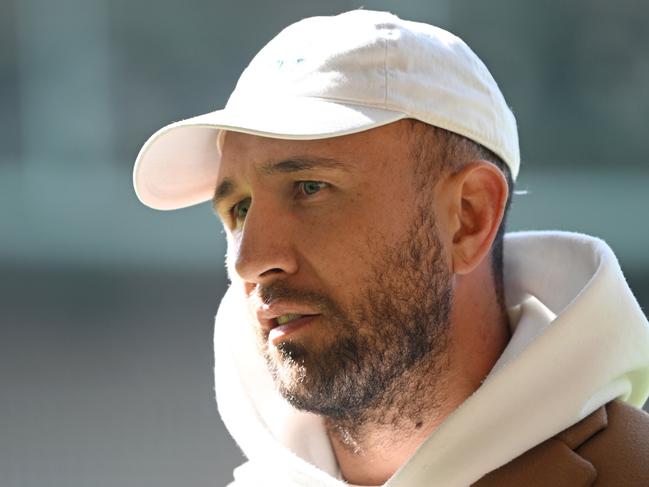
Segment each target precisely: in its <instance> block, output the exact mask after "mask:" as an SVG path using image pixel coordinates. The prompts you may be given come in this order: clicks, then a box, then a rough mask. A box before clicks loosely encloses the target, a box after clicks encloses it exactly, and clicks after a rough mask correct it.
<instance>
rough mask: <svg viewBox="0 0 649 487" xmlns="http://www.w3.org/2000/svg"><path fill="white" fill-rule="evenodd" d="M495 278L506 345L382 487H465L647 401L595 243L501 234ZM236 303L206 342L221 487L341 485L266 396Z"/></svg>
mask: <svg viewBox="0 0 649 487" xmlns="http://www.w3.org/2000/svg"><path fill="white" fill-rule="evenodd" d="M504 267H505V296H506V301H507V307H508V311H509V314H510V321H511V326H512V338H511V340H510V342H509V344H508V345H507V347H506V349H505V351H504V352H503V354H502V356H501V357H500V358H499V360H498V361H497V363H496V365H495V366H494V368H493V369H492V370H491V372H490V373H489V375H488V376H487V378H486V379H485V381H484V382H483V384H482V385H481V387H480V388H479V389H478V390H477V391H475V392H474V393H473V395H471V396H470V397H469V398H468V399H467V400H466V401H465V402H464V403H463V404H462V405H461V406H460V407H459V408H458V409H457V410H455V411H454V412H453V413H452V414H451V415H450V416H448V418H447V419H446V420H445V421H444V422H443V423H442V424H441V425H440V427H439V428H438V429H437V430H436V431H435V432H434V433H433V434H432V435H431V436H430V437H429V438H428V439H427V440H426V441H425V442H424V443H423V444H422V445H421V446H420V447H419V449H418V450H417V451H416V452H415V454H414V455H413V456H412V457H411V458H410V460H409V461H408V462H407V463H406V464H405V465H403V466H402V468H401V469H400V470H399V471H398V472H397V473H396V474H395V475H394V476H393V477H392V478H391V479H390V480H389V481H388V482H387V483H386V484H385V485H386V486H389V487H406V486H407V487H415V486H419V485H421V486H423V485H426V486H428V485H440V486H467V485H470V484H471V483H473V482H475V481H477V480H478V479H480V478H481V477H482V476H483V475H485V474H486V473H488V472H490V471H492V470H494V469H496V468H498V467H500V466H502V465H504V464H506V463H508V462H509V461H510V460H512V459H514V458H515V457H517V456H519V455H520V454H522V453H523V452H525V451H527V450H529V449H530V448H533V447H534V446H535V445H537V444H539V443H541V442H542V441H544V440H546V439H548V438H550V437H552V436H554V435H555V434H557V433H559V432H560V431H562V430H564V429H566V428H567V427H569V426H571V425H573V424H574V423H576V422H578V421H580V420H581V419H583V418H584V417H586V416H588V415H589V414H590V413H592V412H593V411H595V410H596V409H597V408H599V407H600V406H602V405H603V404H606V403H607V402H609V401H611V400H613V399H615V398H621V399H622V400H624V401H626V402H628V403H629V404H632V405H634V406H638V407H640V406H642V404H644V402H645V400H646V399H647V396H648V395H649V324H648V323H647V319H646V318H645V316H644V315H643V313H642V311H641V310H640V307H639V306H638V303H637V302H636V300H635V298H634V297H633V294H632V293H631V291H630V289H629V287H628V286H627V284H626V281H625V280H624V277H623V276H622V273H621V270H620V267H619V265H618V263H617V260H616V258H615V256H614V255H613V252H612V251H611V249H610V248H609V247H608V246H607V245H606V244H605V243H604V242H602V241H601V240H598V239H596V238H592V237H588V236H585V235H578V234H570V233H562V232H529V233H516V234H509V235H507V237H506V241H505V263H504ZM241 299H242V293H240V292H239V293H237V292H235V289H234V288H231V289H230V290H229V291H228V292H227V293H226V295H225V297H224V298H223V301H222V303H221V306H220V308H219V312H218V314H217V317H216V329H215V341H214V348H215V385H216V397H217V402H218V406H219V411H220V413H221V416H222V418H223V421H224V422H225V425H226V426H227V428H228V430H229V431H230V433H231V434H232V436H233V437H234V439H235V440H236V441H237V443H238V444H239V446H240V447H241V449H242V450H243V452H244V453H245V455H246V457H247V458H248V459H249V461H248V462H246V463H245V464H243V465H242V466H240V467H239V468H237V469H235V471H234V478H235V481H234V482H233V484H231V485H232V486H236V487H259V486H277V487H280V486H281V487H293V486H309V487H343V486H346V485H347V484H346V483H345V482H343V481H341V480H338V479H339V478H340V477H339V470H338V466H337V464H336V459H335V457H334V454H333V451H332V449H331V446H330V444H329V440H328V438H327V435H326V433H325V430H324V426H323V423H322V421H321V419H320V418H319V417H317V416H315V415H312V414H309V413H304V412H300V411H296V410H295V409H294V408H292V407H291V406H290V405H289V404H288V403H287V402H286V401H285V400H284V399H283V398H282V397H281V396H280V395H279V394H278V393H277V392H276V390H275V388H274V386H273V381H272V378H271V377H270V374H269V373H268V371H267V369H266V366H265V363H264V360H263V359H262V358H261V357H260V356H259V353H258V352H257V348H256V345H255V341H254V336H253V332H252V330H251V329H250V327H248V326H243V323H244V321H243V320H244V318H243V317H244V316H245V315H244V313H245V311H244V310H245V306H244V305H243V303H242V302H241Z"/></svg>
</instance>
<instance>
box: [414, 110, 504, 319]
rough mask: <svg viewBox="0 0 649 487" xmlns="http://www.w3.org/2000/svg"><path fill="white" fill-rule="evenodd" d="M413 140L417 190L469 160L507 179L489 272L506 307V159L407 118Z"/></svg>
mask: <svg viewBox="0 0 649 487" xmlns="http://www.w3.org/2000/svg"><path fill="white" fill-rule="evenodd" d="M408 122H409V124H410V127H409V131H410V136H411V142H412V149H411V150H412V157H413V160H414V163H415V174H416V178H417V181H418V184H417V186H418V189H419V190H423V189H424V188H425V187H426V186H427V187H429V188H430V187H432V184H434V182H435V181H436V180H437V178H438V177H439V175H441V174H442V173H444V172H446V171H451V172H452V173H456V172H458V171H460V170H461V169H462V168H463V167H465V165H466V164H468V163H469V162H470V161H475V160H485V161H488V162H491V163H492V164H494V165H495V166H496V167H498V169H500V171H501V172H502V173H503V175H504V176H505V179H506V180H507V189H508V195H507V202H506V203H505V211H504V213H503V218H502V221H501V222H500V226H499V227H498V231H497V232H496V237H495V238H494V241H493V244H492V247H491V271H492V274H493V278H494V287H495V291H496V296H497V298H498V303H499V305H500V306H501V308H502V309H504V308H505V290H504V282H503V240H504V236H505V227H506V221H507V214H508V212H509V207H510V206H511V200H512V195H513V192H514V181H513V179H512V175H511V171H510V170H509V167H508V166H507V164H505V162H504V161H503V160H502V159H501V158H500V157H498V156H497V155H496V154H494V153H493V152H492V151H491V150H489V149H487V148H486V147H484V146H482V145H481V144H478V143H477V142H474V141H472V140H471V139H468V138H467V137H464V136H462V135H458V134H456V133H454V132H450V131H448V130H445V129H443V128H439V127H435V126H433V125H429V124H427V123H424V122H420V121H418V120H414V119H408Z"/></svg>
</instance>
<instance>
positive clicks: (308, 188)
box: [297, 181, 329, 196]
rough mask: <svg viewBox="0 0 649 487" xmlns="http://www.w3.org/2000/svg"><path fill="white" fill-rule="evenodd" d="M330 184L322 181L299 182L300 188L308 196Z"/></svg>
mask: <svg viewBox="0 0 649 487" xmlns="http://www.w3.org/2000/svg"><path fill="white" fill-rule="evenodd" d="M328 186H329V185H328V184H327V183H323V182H322V181H300V182H299V183H297V187H298V190H299V191H300V192H301V193H303V194H304V195H306V196H312V195H314V194H316V193H317V192H318V191H320V190H323V189H325V188H326V187H328Z"/></svg>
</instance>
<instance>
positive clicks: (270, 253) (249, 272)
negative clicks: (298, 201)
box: [228, 202, 298, 290]
mask: <svg viewBox="0 0 649 487" xmlns="http://www.w3.org/2000/svg"><path fill="white" fill-rule="evenodd" d="M295 231H296V229H295V225H294V224H292V221H291V218H290V215H288V214H287V213H286V212H283V211H282V210H281V209H278V208H272V207H270V206H268V205H266V206H262V205H261V204H256V203H255V202H253V203H252V204H251V205H250V208H249V209H248V212H247V214H246V219H245V221H244V223H243V228H242V230H241V232H240V233H239V234H238V235H237V236H236V237H234V238H233V239H232V241H231V244H230V245H232V246H233V248H232V249H230V250H231V251H232V253H233V255H232V257H233V261H234V269H235V271H236V273H237V274H238V275H239V277H240V278H241V279H242V280H243V281H244V283H245V284H246V288H247V289H249V290H251V289H252V287H254V285H257V284H269V283H270V282H272V281H275V280H277V279H283V278H286V277H288V276H290V275H292V274H295V273H296V272H297V270H298V258H297V253H296V250H295V241H294V238H293V236H294V235H295ZM228 253H230V252H228Z"/></svg>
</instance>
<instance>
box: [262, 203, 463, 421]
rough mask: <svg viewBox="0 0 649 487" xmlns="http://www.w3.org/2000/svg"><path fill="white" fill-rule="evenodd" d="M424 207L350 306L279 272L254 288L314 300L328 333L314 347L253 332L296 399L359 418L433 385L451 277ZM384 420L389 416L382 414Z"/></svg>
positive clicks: (271, 297) (314, 408) (338, 417)
mask: <svg viewBox="0 0 649 487" xmlns="http://www.w3.org/2000/svg"><path fill="white" fill-rule="evenodd" d="M430 208H431V207H430V206H428V205H423V204H422V205H421V207H420V208H419V209H418V210H417V212H416V215H415V217H414V218H413V221H412V224H411V225H410V226H409V229H408V231H407V232H406V233H405V234H404V238H403V239H401V240H400V241H398V242H395V243H392V244H390V245H384V246H383V247H382V248H380V249H379V250H378V251H375V252H373V256H374V258H375V260H374V262H375V264H374V265H373V266H372V267H371V271H370V273H369V278H368V279H367V280H366V281H365V282H366V285H365V286H364V288H363V289H360V290H359V292H358V294H357V297H356V298H355V299H354V300H353V301H352V304H351V305H350V306H348V307H347V308H343V307H342V306H340V305H339V304H338V303H336V302H335V301H334V300H332V299H331V298H330V297H329V296H327V295H324V294H322V293H318V292H315V291H311V290H304V289H294V288H291V287H290V286H288V285H287V284H286V283H285V282H284V281H277V282H275V283H272V284H270V285H268V286H263V287H260V288H259V289H258V292H259V296H260V298H261V299H262V300H263V301H264V302H266V303H268V304H270V303H272V302H274V301H275V300H278V299H290V300H291V301H294V302H301V303H305V304H309V305H311V306H313V307H315V308H316V309H318V311H319V313H320V317H319V319H320V320H321V321H320V323H322V325H321V326H327V327H329V328H330V330H329V331H331V335H332V336H333V337H334V338H333V339H332V340H331V342H328V343H325V344H318V345H317V346H312V347H305V346H304V344H302V343H300V342H299V341H291V339H290V338H289V339H286V340H284V341H282V342H280V343H279V344H278V345H277V346H275V347H269V345H268V333H267V332H266V333H263V332H259V334H258V335H259V336H258V339H259V340H258V342H259V346H260V351H261V353H262V354H263V356H264V358H265V360H266V363H267V365H268V368H269V370H270V372H271V375H272V376H273V379H274V381H275V384H276V386H277V388H278V389H279V392H280V393H281V394H282V395H283V397H284V398H285V399H286V400H287V401H288V402H289V403H290V404H292V405H293V406H294V407H296V408H297V409H300V410H304V411H308V412H311V413H315V414H318V415H321V416H325V417H326V418H329V419H331V420H334V421H347V422H349V421H358V422H365V421H366V420H368V419H369V416H370V414H371V412H372V411H374V412H376V411H383V413H385V411H386V410H387V409H390V408H391V409H395V407H396V408H397V409H398V408H400V407H401V406H403V405H400V404H397V403H398V402H399V399H400V398H401V399H405V401H407V403H409V404H411V405H413V404H417V403H418V401H417V399H416V398H415V397H413V395H416V394H429V393H430V391H429V389H430V384H434V383H435V380H436V377H441V375H442V374H441V371H442V369H443V368H444V365H445V351H446V349H447V344H448V328H449V326H448V322H449V313H450V308H451V300H452V287H451V278H450V272H449V270H448V267H447V265H446V263H445V262H444V261H443V259H442V255H441V254H442V252H441V250H442V248H441V242H440V241H439V238H438V234H437V229H436V226H435V221H434V217H433V216H432V212H431V211H430ZM377 240H378V241H380V239H377ZM373 247H374V248H376V244H374V245H373ZM404 396H406V397H404ZM429 402H430V401H429ZM419 403H420V404H421V402H419ZM404 407H405V406H404ZM402 409H403V408H401V412H402V413H403V412H404V411H403V410H402ZM372 416H374V417H373V420H376V419H377V418H376V414H375V415H372ZM379 416H380V414H379ZM383 421H389V420H388V419H387V417H385V414H384V418H383Z"/></svg>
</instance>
